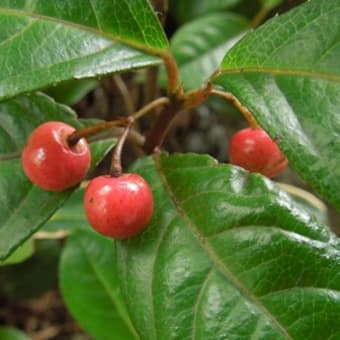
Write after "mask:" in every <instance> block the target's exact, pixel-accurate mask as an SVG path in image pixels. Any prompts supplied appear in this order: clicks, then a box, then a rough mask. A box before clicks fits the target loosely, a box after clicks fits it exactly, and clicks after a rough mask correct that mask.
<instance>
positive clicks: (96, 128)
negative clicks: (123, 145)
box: [67, 97, 170, 147]
mask: <svg viewBox="0 0 340 340" xmlns="http://www.w3.org/2000/svg"><path fill="white" fill-rule="evenodd" d="M169 101H170V100H169V98H167V97H160V98H157V99H155V100H154V101H152V102H151V103H149V104H148V105H146V106H144V107H143V108H141V109H140V110H138V111H136V112H135V113H134V114H133V115H131V116H129V117H122V118H119V119H116V120H112V121H108V122H102V123H99V124H96V125H92V126H86V127H84V128H81V129H78V130H76V131H74V132H73V133H72V134H70V135H69V136H68V138H67V143H68V145H69V146H70V147H72V146H74V145H76V144H77V143H78V141H79V139H81V138H84V137H87V136H91V135H93V134H95V133H97V132H100V131H102V130H105V129H111V128H114V127H118V126H119V127H125V126H127V125H129V124H130V121H131V120H133V121H135V120H137V119H139V118H141V117H142V116H144V115H146V114H147V113H149V112H150V111H151V110H153V109H155V108H156V107H158V106H162V105H166V104H168V103H169Z"/></svg>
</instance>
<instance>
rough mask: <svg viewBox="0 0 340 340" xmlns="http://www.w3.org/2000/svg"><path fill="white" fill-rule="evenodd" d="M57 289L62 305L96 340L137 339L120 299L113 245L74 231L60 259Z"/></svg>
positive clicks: (103, 239)
mask: <svg viewBox="0 0 340 340" xmlns="http://www.w3.org/2000/svg"><path fill="white" fill-rule="evenodd" d="M59 276H60V285H61V286H60V287H61V291H62V294H63V297H64V299H65V302H66V305H67V306H68V308H69V309H70V311H71V312H72V314H73V315H74V316H75V318H76V319H77V320H78V322H79V323H80V324H81V325H82V327H84V329H85V330H87V331H88V332H89V333H90V334H91V335H92V336H93V337H94V338H96V339H103V340H104V339H108V340H110V339H112V338H115V339H124V340H129V339H139V337H138V335H137V333H136V331H135V329H134V327H133V325H132V323H131V320H130V318H129V315H128V314H127V311H126V308H125V305H124V302H123V299H122V297H121V293H120V288H119V281H120V278H119V276H118V273H117V270H116V253H115V243H114V242H113V240H112V239H109V238H105V237H103V236H101V235H99V234H97V233H94V232H92V231H86V230H77V231H75V232H74V233H73V234H72V235H71V237H70V238H69V240H68V241H67V244H66V247H65V249H64V252H63V254H62V257H61V263H60V274H59Z"/></svg>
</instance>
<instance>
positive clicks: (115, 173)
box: [110, 118, 134, 177]
mask: <svg viewBox="0 0 340 340" xmlns="http://www.w3.org/2000/svg"><path fill="white" fill-rule="evenodd" d="M133 123H134V119H133V118H129V123H128V125H127V126H126V128H125V130H124V132H123V133H122V135H121V136H120V138H119V140H118V142H117V144H116V146H115V148H114V150H113V155H112V162H111V168H110V175H111V176H112V177H119V176H121V175H122V173H123V169H122V161H121V157H122V150H123V146H124V143H125V141H126V138H127V136H128V134H129V132H130V130H131V127H132V125H133Z"/></svg>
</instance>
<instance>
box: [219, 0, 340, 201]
mask: <svg viewBox="0 0 340 340" xmlns="http://www.w3.org/2000/svg"><path fill="white" fill-rule="evenodd" d="M339 15H340V6H339V2H338V1H333V0H332V1H328V0H326V1H325V0H320V1H308V2H306V3H305V4H303V5H301V6H300V7H297V8H295V9H294V10H292V11H290V12H288V13H286V14H284V15H282V16H279V17H275V18H273V19H272V20H270V21H268V22H267V23H265V24H264V25H263V26H262V27H260V28H259V29H258V30H256V31H254V32H253V33H250V34H248V35H247V36H246V37H245V38H244V39H242V40H241V41H240V42H239V43H238V44H237V45H236V46H235V47H234V48H232V49H231V50H230V52H229V53H228V54H227V55H226V57H225V59H224V60H223V62H222V65H221V68H220V75H219V76H218V77H217V78H216V79H214V80H213V81H214V82H215V83H216V84H219V85H222V86H223V87H224V88H225V89H226V90H228V91H231V92H232V93H234V94H235V95H236V96H237V97H238V98H239V100H240V101H241V103H242V104H243V105H245V106H246V107H248V108H249V110H250V111H251V112H252V113H253V114H254V116H255V118H256V119H257V120H258V122H259V123H260V125H261V126H262V127H263V128H264V129H265V130H267V131H268V132H269V134H270V135H271V137H272V138H274V139H276V140H278V142H279V145H280V148H281V149H282V150H283V151H284V153H285V154H286V155H287V157H288V159H289V162H290V165H291V166H292V167H293V168H294V169H295V170H296V171H297V172H298V173H299V175H300V176H301V177H302V178H303V179H304V180H305V181H306V182H308V183H309V184H310V185H311V186H312V187H313V188H314V189H315V190H316V191H317V192H318V193H319V194H320V195H322V196H324V197H325V198H327V199H329V200H330V201H331V202H333V203H334V204H335V205H336V206H337V207H340V194H339V192H340V156H339V155H340V143H339V141H338V138H337V136H338V134H339V120H338V114H339V109H340V97H339V92H340V68H339V60H340V44H339V42H340V36H339V34H338V32H339V31H340V21H339V20H338V19H339Z"/></svg>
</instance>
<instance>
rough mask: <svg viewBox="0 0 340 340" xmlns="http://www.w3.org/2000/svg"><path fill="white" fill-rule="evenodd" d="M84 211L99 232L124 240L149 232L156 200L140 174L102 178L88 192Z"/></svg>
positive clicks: (92, 182)
mask: <svg viewBox="0 0 340 340" xmlns="http://www.w3.org/2000/svg"><path fill="white" fill-rule="evenodd" d="M84 208H85V213H86V216H87V219H88V221H89V222H90V224H91V225H92V227H93V228H94V229H95V230H96V231H98V232H99V233H100V234H102V235H105V236H110V237H113V238H117V239H125V238H129V237H132V236H135V235H137V234H139V233H140V232H141V231H142V230H144V229H145V228H146V226H147V224H148V223H149V221H150V219H151V216H152V212H153V196H152V192H151V189H150V187H149V185H148V183H147V182H146V181H145V180H144V178H143V177H141V176H139V175H137V174H123V175H121V176H119V177H112V176H99V177H96V178H94V179H93V180H91V181H90V183H89V185H88V187H87V189H86V191H85V195H84Z"/></svg>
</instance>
